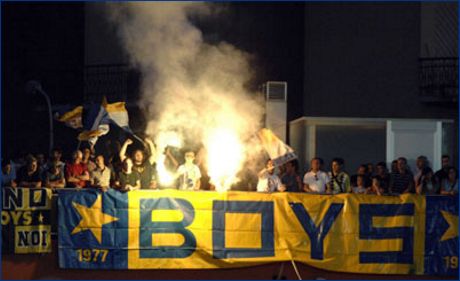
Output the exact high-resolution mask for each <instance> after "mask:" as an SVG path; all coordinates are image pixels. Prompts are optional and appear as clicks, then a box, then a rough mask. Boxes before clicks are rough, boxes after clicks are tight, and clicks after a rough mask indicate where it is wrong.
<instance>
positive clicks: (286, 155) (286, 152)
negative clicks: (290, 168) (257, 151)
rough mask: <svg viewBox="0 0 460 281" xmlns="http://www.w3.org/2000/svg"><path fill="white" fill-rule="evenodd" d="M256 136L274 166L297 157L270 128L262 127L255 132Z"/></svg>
mask: <svg viewBox="0 0 460 281" xmlns="http://www.w3.org/2000/svg"><path fill="white" fill-rule="evenodd" d="M257 136H258V137H259V139H260V142H261V144H262V146H263V148H264V149H265V151H267V153H268V155H269V156H270V159H272V161H273V164H274V165H275V166H281V165H283V164H284V163H287V162H289V161H291V160H294V159H297V155H295V153H294V150H293V149H292V148H291V147H290V146H288V145H287V144H285V143H284V142H283V141H282V140H280V139H279V138H278V137H277V136H276V135H275V134H274V133H273V132H272V131H271V130H269V129H266V128H263V129H261V130H260V131H259V132H258V133H257Z"/></svg>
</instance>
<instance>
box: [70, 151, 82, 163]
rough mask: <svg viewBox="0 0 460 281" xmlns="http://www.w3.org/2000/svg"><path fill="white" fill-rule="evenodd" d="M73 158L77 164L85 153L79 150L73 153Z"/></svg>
mask: <svg viewBox="0 0 460 281" xmlns="http://www.w3.org/2000/svg"><path fill="white" fill-rule="evenodd" d="M72 158H73V161H74V163H75V164H79V163H80V162H81V160H82V158H83V153H81V151H80V150H78V151H76V152H74V153H73V155H72Z"/></svg>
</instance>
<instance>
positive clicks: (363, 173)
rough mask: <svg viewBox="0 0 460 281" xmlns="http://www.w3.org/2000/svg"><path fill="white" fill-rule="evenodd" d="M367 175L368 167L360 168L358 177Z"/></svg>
mask: <svg viewBox="0 0 460 281" xmlns="http://www.w3.org/2000/svg"><path fill="white" fill-rule="evenodd" d="M365 174H366V167H361V166H360V167H359V168H358V175H365Z"/></svg>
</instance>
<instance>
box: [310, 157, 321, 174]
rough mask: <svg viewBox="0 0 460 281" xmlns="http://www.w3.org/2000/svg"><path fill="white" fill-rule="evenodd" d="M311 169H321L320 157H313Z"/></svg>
mask: <svg viewBox="0 0 460 281" xmlns="http://www.w3.org/2000/svg"><path fill="white" fill-rule="evenodd" d="M310 165H311V169H312V171H314V172H316V171H319V168H320V165H321V164H320V163H319V160H318V159H313V160H311V163H310Z"/></svg>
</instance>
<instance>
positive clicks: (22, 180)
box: [17, 155, 42, 188]
mask: <svg viewBox="0 0 460 281" xmlns="http://www.w3.org/2000/svg"><path fill="white" fill-rule="evenodd" d="M17 180H18V186H19V187H29V188H38V187H42V179H41V177H40V173H39V171H38V162H37V159H36V158H35V157H33V156H32V155H29V156H27V158H26V165H25V166H24V167H22V168H21V169H19V171H18V179H17Z"/></svg>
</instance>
